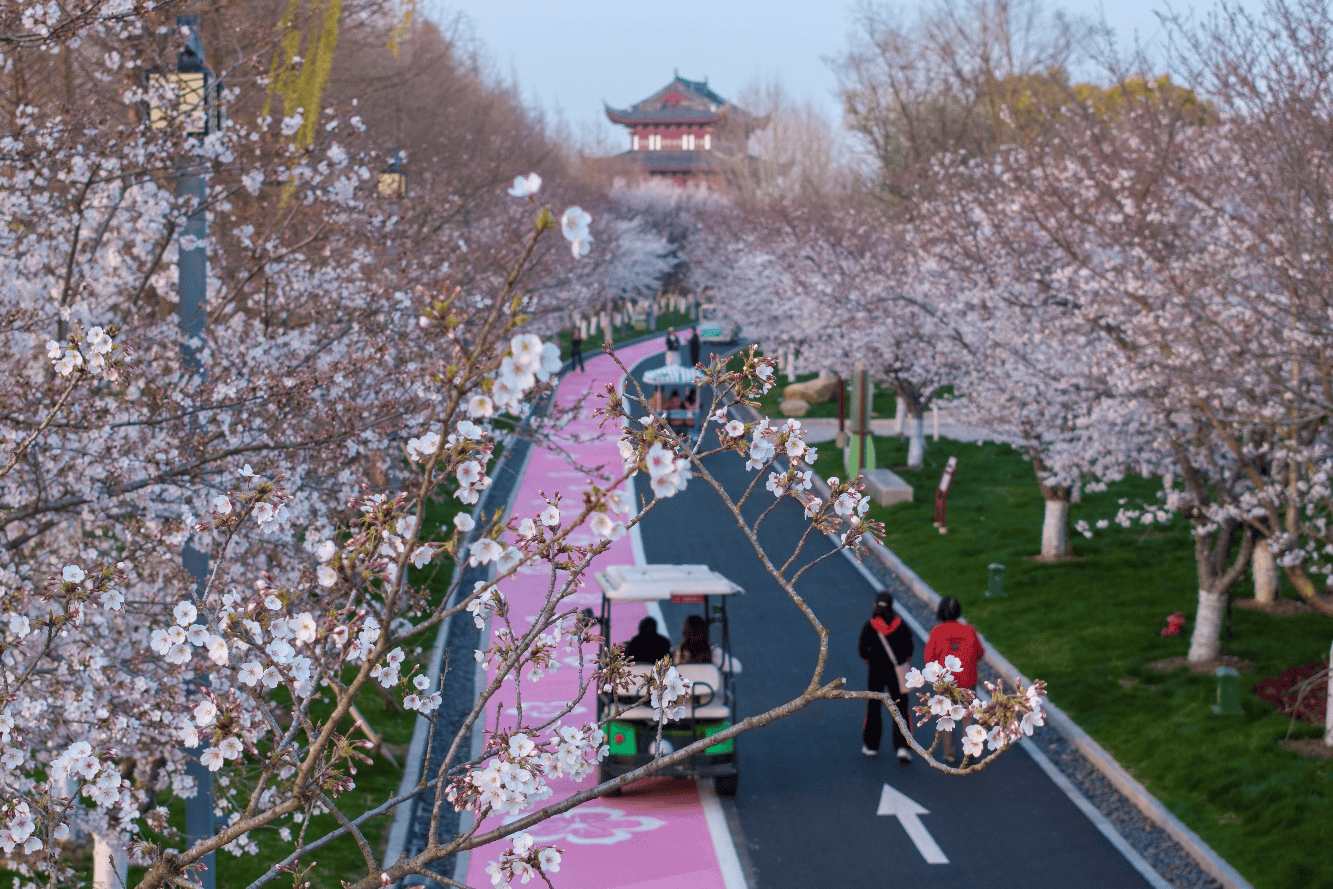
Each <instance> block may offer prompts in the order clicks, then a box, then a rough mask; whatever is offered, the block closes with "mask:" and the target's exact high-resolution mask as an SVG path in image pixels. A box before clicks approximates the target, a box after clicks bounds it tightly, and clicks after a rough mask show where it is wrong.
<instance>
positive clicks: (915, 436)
mask: <svg viewBox="0 0 1333 889" xmlns="http://www.w3.org/2000/svg"><path fill="white" fill-rule="evenodd" d="M908 422H909V423H910V424H911V426H912V430H911V435H910V437H909V438H908V439H907V468H908V469H920V468H921V467H922V466H923V465H924V464H925V461H926V418H925V417H922V416H915V417H909V418H908Z"/></svg>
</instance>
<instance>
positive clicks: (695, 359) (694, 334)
mask: <svg viewBox="0 0 1333 889" xmlns="http://www.w3.org/2000/svg"><path fill="white" fill-rule="evenodd" d="M685 342H686V345H688V346H689V347H690V367H694V366H695V365H696V364H698V363H699V328H697V327H691V328H690V338H689V339H688V340H686V341H685Z"/></svg>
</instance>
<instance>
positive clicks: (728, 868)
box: [694, 778, 748, 889]
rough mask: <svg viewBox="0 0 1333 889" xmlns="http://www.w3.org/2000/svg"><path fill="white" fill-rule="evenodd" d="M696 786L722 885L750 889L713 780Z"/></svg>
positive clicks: (701, 782)
mask: <svg viewBox="0 0 1333 889" xmlns="http://www.w3.org/2000/svg"><path fill="white" fill-rule="evenodd" d="M694 784H695V786H696V787H698V788H699V802H700V803H702V804H703V807H704V820H705V821H707V822H708V835H709V836H710V837H712V840H713V851H714V852H716V853H717V866H718V869H719V870H720V871H722V885H723V886H725V887H726V889H748V887H747V886H746V883H745V872H744V871H743V870H742V869H741V859H740V856H739V855H737V854H736V843H735V841H734V840H733V838H732V836H731V831H730V830H728V829H727V816H726V815H725V814H723V812H722V801H721V800H719V799H718V798H717V791H716V790H714V789H713V781H712V779H710V778H700V779H698V780H697V781H695V782H694Z"/></svg>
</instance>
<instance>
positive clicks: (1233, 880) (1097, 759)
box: [733, 405, 1254, 889]
mask: <svg viewBox="0 0 1333 889" xmlns="http://www.w3.org/2000/svg"><path fill="white" fill-rule="evenodd" d="M733 408H735V406H734V405H733ZM747 412H748V413H750V414H751V415H752V416H751V417H750V419H747V421H746V422H750V421H752V420H754V419H758V416H759V414H758V411H754V410H753V409H748V410H747ZM812 479H813V482H814V488H815V492H816V493H817V495H818V496H819V497H821V498H823V499H827V498H828V496H829V493H830V491H829V487H828V484H827V483H826V482H825V481H824V480H823V479H822V478H820V477H819V476H818V475H812ZM862 539H863V540H864V541H865V542H866V548H867V549H868V550H869V551H870V554H871V555H872V556H874V557H875V558H876V559H878V560H879V561H880V562H881V563H882V564H883V565H884V567H886V568H888V569H889V570H890V571H892V572H893V573H894V575H896V576H897V577H898V579H899V580H901V581H902V582H903V585H904V586H906V587H907V588H908V589H909V590H911V591H912V593H913V594H914V595H916V597H917V598H919V599H921V600H923V601H924V602H926V603H927V604H928V605H930V607H931V608H932V609H933V608H936V607H938V605H939V601H940V598H941V597H940V594H939V593H937V592H935V590H933V589H931V587H930V585H929V584H928V583H926V582H925V581H924V580H922V579H921V578H920V576H918V575H917V573H916V572H915V571H913V570H912V569H911V568H909V567H908V566H907V563H905V562H904V561H903V560H902V559H900V558H899V557H898V555H897V554H896V553H894V552H893V550H891V549H889V548H888V547H887V546H885V545H884V544H882V543H880V542H879V541H878V540H875V539H873V538H871V537H869V535H867V536H866V537H864V538H862ZM977 635H978V636H979V637H981V640H982V645H984V646H985V648H986V656H985V661H986V663H988V664H990V666H991V667H993V668H994V669H995V671H996V672H997V673H999V674H1000V675H1001V676H1004V677H1006V678H1008V679H1009V680H1010V681H1013V680H1014V679H1015V678H1021V679H1022V680H1023V681H1024V682H1026V681H1027V677H1026V676H1025V675H1024V674H1023V673H1022V672H1021V671H1020V670H1019V669H1018V668H1017V667H1015V666H1014V665H1013V664H1012V663H1010V662H1009V660H1008V658H1006V657H1004V655H1002V654H1000V653H999V651H998V650H997V649H996V647H995V646H994V645H993V644H992V643H991V642H989V641H987V640H986V638H985V637H984V636H982V635H981V633H980V632H978V633H977ZM1043 709H1044V710H1045V711H1046V715H1047V719H1046V722H1047V724H1049V725H1050V726H1051V727H1052V728H1054V729H1055V730H1056V731H1057V732H1059V733H1060V734H1061V735H1062V736H1063V737H1064V738H1065V740H1067V741H1068V742H1069V743H1070V744H1072V745H1073V746H1074V748H1075V749H1076V750H1078V752H1079V753H1080V754H1081V755H1082V756H1083V758H1084V759H1086V760H1087V761H1088V762H1089V763H1090V764H1091V765H1092V766H1093V768H1095V769H1097V771H1099V772H1101V773H1102V775H1104V776H1105V777H1106V779H1107V780H1108V781H1110V782H1111V785H1112V786H1113V787H1115V789H1116V790H1118V791H1119V792H1120V793H1121V794H1122V795H1123V796H1124V797H1125V798H1126V799H1127V800H1129V802H1130V803H1132V804H1133V806H1134V807H1135V808H1136V809H1138V810H1139V811H1140V812H1142V813H1143V815H1144V817H1146V818H1147V819H1148V820H1150V821H1152V822H1153V823H1154V824H1156V825H1157V826H1158V827H1160V828H1161V829H1162V830H1164V831H1165V832H1166V833H1167V834H1168V835H1169V836H1170V837H1171V838H1172V839H1173V840H1175V841H1176V842H1177V843H1178V844H1179V845H1180V847H1181V848H1182V849H1184V850H1185V852H1186V853H1187V854H1188V855H1189V856H1190V858H1192V859H1193V860H1194V863H1195V864H1197V865H1198V866H1199V868H1200V869H1201V870H1203V871H1204V872H1205V873H1206V874H1208V875H1209V876H1210V877H1212V878H1213V879H1215V880H1217V881H1218V882H1219V883H1220V884H1222V886H1223V887H1225V889H1254V887H1253V886H1252V885H1251V884H1250V882H1249V881H1248V880H1246V879H1245V878H1244V877H1243V876H1241V874H1240V872H1239V871H1237V870H1236V869H1235V868H1234V867H1232V866H1231V864H1230V863H1229V862H1227V860H1226V859H1224V858H1223V857H1222V856H1221V855H1219V854H1217V852H1216V851H1214V850H1213V848H1212V847H1211V846H1209V845H1208V844H1207V843H1206V842H1204V840H1203V838H1202V837H1200V836H1199V835H1198V834H1197V833H1195V832H1194V831H1193V830H1191V829H1190V828H1189V827H1188V826H1186V825H1185V823H1184V822H1182V821H1181V820H1180V819H1179V818H1177V817H1176V816H1175V815H1174V814H1172V813H1171V811H1170V810H1169V809H1167V808H1166V806H1164V805H1162V803H1161V802H1160V801H1159V800H1158V799H1157V798H1156V797H1154V796H1153V795H1152V794H1151V793H1149V792H1148V788H1146V787H1144V786H1143V785H1142V784H1140V783H1139V782H1138V780H1136V779H1135V778H1134V776H1133V775H1131V774H1130V773H1129V772H1128V771H1126V770H1125V768H1124V767H1123V766H1122V765H1120V763H1118V762H1116V760H1115V758H1114V757H1113V756H1111V754H1110V753H1108V752H1107V751H1106V749H1105V748H1104V747H1102V746H1101V745H1100V744H1098V743H1097V742H1096V741H1095V740H1093V739H1092V736H1090V735H1089V734H1088V733H1087V732H1085V731H1084V730H1083V729H1082V728H1080V727H1079V726H1078V724H1077V723H1075V722H1074V720H1072V719H1071V718H1070V717H1069V715H1068V714H1066V713H1065V712H1064V711H1063V710H1061V709H1060V708H1059V707H1057V706H1056V705H1055V704H1053V703H1051V701H1050V698H1047V699H1046V702H1045V703H1044V704H1043Z"/></svg>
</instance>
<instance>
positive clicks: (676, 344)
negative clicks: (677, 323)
mask: <svg viewBox="0 0 1333 889" xmlns="http://www.w3.org/2000/svg"><path fill="white" fill-rule="evenodd" d="M662 347H663V348H664V349H666V357H665V358H664V359H663V363H665V364H667V365H673V364H680V337H678V336H676V328H674V327H668V328H667V335H666V340H665V341H664V342H663V343H662Z"/></svg>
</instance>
